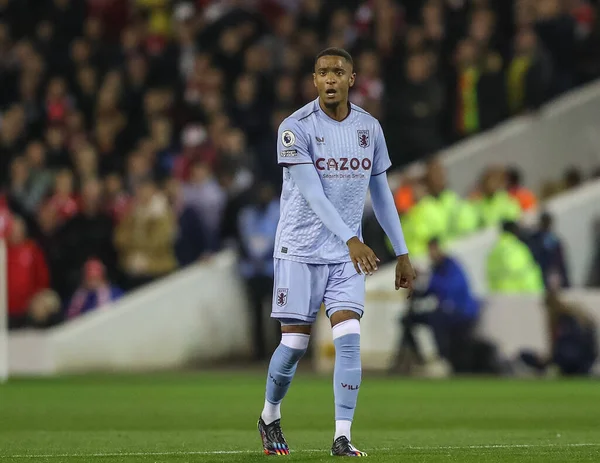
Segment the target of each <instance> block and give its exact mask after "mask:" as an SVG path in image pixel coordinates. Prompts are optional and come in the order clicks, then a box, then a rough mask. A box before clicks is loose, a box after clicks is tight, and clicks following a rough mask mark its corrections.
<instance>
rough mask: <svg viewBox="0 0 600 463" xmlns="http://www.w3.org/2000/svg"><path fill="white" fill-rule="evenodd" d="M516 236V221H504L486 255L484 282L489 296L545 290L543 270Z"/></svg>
mask: <svg viewBox="0 0 600 463" xmlns="http://www.w3.org/2000/svg"><path fill="white" fill-rule="evenodd" d="M518 234H519V227H518V225H517V224H516V223H515V222H504V223H503V225H502V233H501V234H500V237H499V238H498V241H496V244H495V245H494V247H493V248H492V251H491V252H490V253H489V254H488V258H487V283H488V289H489V291H490V292H491V293H504V294H521V293H529V294H541V293H542V292H543V291H544V280H543V278H542V271H541V269H540V267H539V265H538V264H537V262H536V261H535V259H534V257H533V254H532V253H531V251H530V249H529V247H528V246H527V245H526V244H525V243H524V242H523V241H521V239H520V238H519V236H518Z"/></svg>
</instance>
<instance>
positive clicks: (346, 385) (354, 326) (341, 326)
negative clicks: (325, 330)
mask: <svg viewBox="0 0 600 463" xmlns="http://www.w3.org/2000/svg"><path fill="white" fill-rule="evenodd" d="M333 315H337V314H333ZM339 316H343V314H340V315H339ZM333 322H337V320H335V319H334V318H333V317H332V323H333ZM332 334H333V343H334V345H335V367H334V373H333V381H334V396H335V436H334V445H333V447H332V455H337V456H364V455H362V453H363V452H360V451H359V450H357V449H356V448H354V447H353V446H352V444H351V443H350V439H351V426H352V420H353V418H354V411H355V409H356V403H357V400H358V390H359V388H360V384H361V379H362V368H361V361H360V322H359V321H358V319H356V318H349V319H346V320H344V321H341V322H338V323H336V324H335V325H334V326H333V330H332Z"/></svg>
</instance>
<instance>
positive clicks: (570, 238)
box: [314, 180, 600, 369]
mask: <svg viewBox="0 0 600 463" xmlns="http://www.w3.org/2000/svg"><path fill="white" fill-rule="evenodd" d="M545 209H547V210H548V211H550V212H551V213H552V214H553V215H554V219H555V228H556V231H557V232H558V234H559V235H560V236H561V237H562V239H563V243H564V246H565V254H566V259H567V265H568V267H569V269H570V273H571V282H572V285H573V286H574V287H583V286H584V285H585V283H586V280H587V274H588V272H589V270H590V268H591V266H592V259H593V258H594V255H595V248H594V246H595V242H594V224H595V222H596V221H597V220H598V218H599V216H600V180H598V181H595V182H592V183H588V184H584V185H582V186H581V187H579V188H577V189H575V190H572V191H569V192H567V193H564V194H562V195H560V196H558V197H556V198H555V199H553V200H551V201H548V202H547V203H546V204H545ZM537 218H538V213H536V212H530V213H528V214H527V215H526V216H525V217H524V218H523V223H524V224H526V225H533V224H534V223H535V222H536V221H537ZM497 238H498V230H497V229H493V228H490V229H487V230H483V231H481V232H479V233H477V234H475V235H472V236H469V237H466V238H463V239H461V240H457V241H455V242H454V243H451V244H450V245H449V249H448V252H449V254H450V255H452V256H454V257H456V258H457V259H458V260H459V261H460V262H461V263H462V264H463V266H464V268H465V271H466V272H467V274H468V276H469V280H470V283H471V286H472V288H473V289H474V291H475V292H476V293H477V294H478V295H480V297H483V298H486V299H487V296H486V295H487V281H486V260H487V255H488V253H489V252H490V250H491V249H492V246H493V245H494V243H495V241H496V239H497ZM414 264H415V266H416V267H417V268H418V269H420V270H421V271H422V272H423V273H426V272H427V271H428V262H427V260H426V259H419V260H416V261H415V262H414ZM394 274H395V265H394V264H388V265H385V266H383V267H381V268H380V269H379V270H378V271H377V273H376V274H375V275H373V276H370V277H368V278H367V301H366V311H367V313H368V316H365V317H364V318H363V321H362V328H361V342H362V343H363V359H364V362H365V364H366V365H368V366H369V367H371V368H375V369H378V368H387V367H388V365H389V361H390V355H392V354H393V353H394V352H395V351H396V349H397V345H398V342H399V341H400V339H399V336H400V331H399V330H400V327H399V317H400V316H401V314H402V312H403V311H404V310H405V300H404V293H403V292H400V293H399V292H396V291H390V289H393V284H394ZM581 294H583V295H584V297H586V298H587V297H588V296H587V294H588V293H585V292H584V293H581ZM590 294H592V293H590ZM507 297H508V296H507ZM514 297H515V298H517V299H515V300H516V301H520V299H518V298H519V296H514ZM497 300H498V299H497V296H494V298H492V299H491V301H492V305H491V307H492V308H491V309H490V306H488V308H487V309H486V311H490V313H491V314H492V315H486V317H485V318H484V321H483V323H482V330H483V331H482V332H483V333H485V334H495V335H497V339H498V342H499V344H500V347H501V350H503V351H507V352H509V353H511V352H512V351H511V349H510V347H507V346H511V345H514V342H513V341H512V339H513V338H512V337H511V336H512V335H513V334H515V336H517V334H518V333H521V334H523V336H522V338H519V339H523V340H525V339H526V338H527V333H529V332H530V330H531V333H532V334H531V336H532V339H536V336H537V335H536V334H535V333H536V331H535V330H536V329H537V327H536V325H535V323H537V321H536V320H534V318H535V317H534V315H531V314H532V313H534V312H529V314H530V316H531V317H534V318H532V319H531V320H530V321H528V320H521V319H519V318H518V317H516V318H514V319H510V318H506V319H503V318H502V317H496V316H495V315H494V310H496V309H494V307H495V306H499V305H501V304H500V303H498V304H494V302H493V301H497ZM528 300H529V299H527V298H526V299H525V302H527V301H528ZM534 300H535V298H534ZM596 302H600V301H596ZM529 304H530V305H531V303H530V302H529ZM596 306H598V310H599V311H600V305H599V304H596ZM598 315H599V320H598V321H599V323H600V312H598ZM489 317H491V319H493V320H501V321H502V323H501V324H498V325H496V326H495V327H494V325H493V324H492V323H490V324H489V326H488V324H487V322H486V321H485V320H487V319H488V318H489ZM538 321H539V320H538ZM534 322H535V323H534ZM517 325H518V329H517V328H516V327H517ZM515 330H516V331H515ZM537 333H538V334H539V330H538V331H537ZM417 336H418V337H419V338H420V340H421V342H422V344H424V346H425V348H426V349H427V350H428V351H431V350H432V349H433V340H432V337H431V333H430V331H429V330H428V329H427V328H422V329H418V334H417ZM538 337H539V336H538ZM314 342H316V343H317V349H316V351H317V352H318V357H317V366H318V368H319V369H328V368H330V367H331V362H332V357H331V355H332V352H333V344H332V342H331V335H330V333H329V326H328V321H327V320H326V319H325V317H324V315H323V314H321V316H320V318H319V321H318V325H317V328H316V336H315V338H314ZM505 343H508V344H506V345H505ZM538 347H539V343H538Z"/></svg>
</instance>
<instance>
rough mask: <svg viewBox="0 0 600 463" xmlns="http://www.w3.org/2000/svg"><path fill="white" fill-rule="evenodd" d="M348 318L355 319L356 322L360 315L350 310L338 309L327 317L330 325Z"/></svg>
mask: <svg viewBox="0 0 600 463" xmlns="http://www.w3.org/2000/svg"><path fill="white" fill-rule="evenodd" d="M348 320H356V321H357V322H358V321H359V320H360V315H359V314H358V313H356V312H354V311H352V310H338V311H337V312H334V313H332V314H331V316H330V317H329V321H330V322H331V326H332V327H334V326H336V325H338V324H340V323H343V322H346V321H348Z"/></svg>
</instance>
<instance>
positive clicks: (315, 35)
mask: <svg viewBox="0 0 600 463" xmlns="http://www.w3.org/2000/svg"><path fill="white" fill-rule="evenodd" d="M598 13H599V7H598V2H596V1H591V0H590V1H587V0H512V1H511V0H505V1H491V0H471V1H467V0H427V1H425V0H195V1H192V0H189V1H168V0H87V1H83V0H81V1H75V0H45V1H34V0H0V185H1V191H0V193H1V194H0V236H5V237H6V238H7V242H8V246H9V248H8V265H9V272H8V276H9V278H8V280H9V313H10V320H11V326H12V327H19V326H27V325H31V324H33V325H36V326H45V325H51V324H54V323H58V322H60V321H61V320H64V319H65V318H70V317H74V316H77V315H79V314H81V313H83V312H85V311H87V310H93V309H94V308H95V307H98V306H101V305H103V304H104V303H105V302H108V301H111V300H114V299H116V298H118V297H120V296H121V295H122V294H123V293H125V292H127V291H130V290H132V289H135V288H137V287H139V286H141V285H143V284H146V283H148V282H151V281H153V280H155V279H157V278H160V277H162V276H165V275H168V274H170V273H171V272H173V271H175V270H176V269H178V268H181V267H184V266H186V265H189V264H192V263H194V262H198V261H203V260H206V259H210V258H211V256H212V255H213V254H214V253H215V252H216V251H218V250H220V249H222V248H223V247H226V246H229V245H236V246H237V247H238V249H239V250H240V260H241V263H240V269H241V272H242V274H243V276H244V278H245V279H246V281H248V282H249V290H250V295H251V300H252V301H253V304H254V306H255V307H260V303H261V300H262V299H264V297H265V294H270V292H271V286H270V278H271V276H272V274H271V272H272V260H271V256H272V243H273V236H274V230H275V227H276V224H277V220H278V213H279V209H278V202H277V197H278V192H279V188H280V186H281V181H282V175H281V172H280V169H279V168H278V167H277V165H276V162H275V146H276V134H277V128H278V125H279V124H280V122H281V121H282V120H283V119H284V118H285V117H287V116H288V115H289V114H291V113H292V112H293V111H295V110H296V109H298V108H299V107H300V106H302V105H303V104H305V103H307V102H308V101H310V100H312V99H314V98H315V97H316V96H317V95H316V90H315V88H314V86H313V81H312V69H313V61H314V56H315V55H316V54H317V53H318V52H319V51H320V50H321V49H322V48H325V47H328V46H337V47H343V48H346V49H348V50H349V51H350V52H351V53H352V54H353V56H354V57H355V62H356V71H357V73H358V78H357V82H356V85H355V86H354V88H353V89H352V91H351V94H350V99H351V101H353V102H354V103H356V104H358V105H360V106H362V107H363V108H365V109H366V110H367V111H369V112H370V113H372V114H373V115H374V116H375V117H377V118H379V119H380V120H381V122H382V125H383V127H384V130H385V133H386V138H387V143H388V147H389V151H390V155H391V158H392V162H393V170H395V171H402V169H403V168H404V167H405V166H406V165H408V164H410V163H412V162H413V161H417V160H426V159H429V158H430V157H431V156H434V155H435V154H436V153H438V152H439V151H440V150H441V149H443V148H444V147H446V146H448V145H450V144H452V143H455V142H457V141H459V140H461V139H464V138H466V137H469V136H471V135H474V134H477V133H480V132H482V131H485V130H487V129H490V128H492V127H494V126H495V125H496V124H498V123H500V122H502V121H503V120H505V119H507V118H509V117H512V116H516V115H519V114H524V113H531V112H534V111H535V110H536V109H537V108H539V107H540V105H542V104H544V103H545V102H547V101H549V100H550V99H552V98H555V97H557V96H559V95H561V94H562V93H564V92H566V91H568V90H570V89H573V88H575V87H577V86H580V85H583V84H585V83H586V82H589V81H591V80H593V79H595V78H597V77H599V76H600V21H598V18H597V16H598ZM586 177H589V175H587V174H586V175H583V174H582V173H580V172H578V171H577V169H576V168H574V169H572V170H571V171H569V172H566V173H565V178H564V181H562V182H560V183H552V184H549V186H548V188H547V189H545V190H547V191H541V192H530V191H528V190H526V189H525V188H524V187H523V186H522V179H521V178H520V173H519V171H518V169H516V168H513V167H511V166H499V167H491V168H490V170H489V171H487V172H484V173H482V179H481V182H480V185H479V188H478V189H477V190H476V191H474V192H473V193H472V195H471V196H470V197H468V198H460V197H459V196H458V195H456V194H455V193H453V192H452V190H451V187H452V185H446V184H445V180H444V172H443V169H442V168H441V165H440V164H439V163H437V162H436V161H435V160H432V161H430V162H429V164H428V168H427V174H426V176H425V177H424V178H412V177H406V178H405V179H404V180H405V181H404V182H403V184H402V186H401V187H400V188H399V189H398V190H397V191H395V192H394V193H395V197H396V204H397V207H398V211H399V213H400V214H402V215H403V224H404V227H405V233H406V236H407V240H408V241H409V247H410V249H411V251H412V252H413V253H414V255H416V256H419V255H424V254H426V251H427V246H428V243H429V242H430V241H431V239H433V238H436V239H440V240H441V241H448V240H451V239H454V238H456V237H460V236H465V235H467V234H469V233H472V232H474V231H476V230H480V229H481V228H483V227H486V226H490V225H496V226H500V224H504V229H505V234H503V236H504V237H505V239H504V245H506V246H510V245H513V248H516V247H518V243H516V242H510V243H509V241H511V240H510V237H511V236H516V235H515V234H514V233H513V231H514V230H513V229H512V228H511V227H510V223H512V222H514V221H516V220H518V218H519V217H520V215H521V213H522V212H523V211H526V210H529V209H531V208H534V207H536V205H537V203H538V202H540V201H543V200H544V199H546V198H547V197H549V196H550V195H552V194H555V193H557V192H560V191H562V190H564V189H568V188H572V187H575V186H577V185H578V184H580V183H581V182H583V181H584V180H586ZM550 180H555V179H550ZM550 219H551V218H549V217H546V218H545V219H544V220H543V223H542V224H541V226H540V229H539V230H537V231H536V233H537V235H535V234H534V236H533V237H532V241H531V243H533V244H531V243H530V244H531V246H530V249H531V255H532V256H533V259H534V260H535V262H537V264H535V265H539V264H541V268H542V271H541V275H542V278H544V275H545V274H546V273H547V272H546V270H545V269H547V268H552V269H555V268H559V267H560V265H559V264H556V262H555V260H556V259H558V260H560V256H559V254H560V252H559V251H557V250H556V248H555V247H553V248H552V252H554V253H556V256H554V257H552V256H550V257H549V256H548V255H546V254H544V252H543V251H544V249H546V248H545V247H544V246H546V244H547V243H549V242H551V240H548V239H545V240H544V238H547V236H546V235H544V233H550V229H547V228H544V227H547V226H548V224H549V223H550V222H551V220H550ZM544 224H546V225H544ZM368 228H369V227H368V226H367V227H366V230H367V233H366V235H368ZM511 230H512V231H511ZM535 236H537V238H535ZM376 239H378V240H379V241H380V243H381V246H380V249H381V252H382V253H385V250H386V246H385V242H384V240H383V238H382V237H379V238H376ZM536 239H537V241H536ZM536 243H537V244H536ZM539 243H542V244H539ZM536 246H537V247H536ZM373 247H374V248H377V244H374V245H373ZM536 250H537V251H536ZM536 253H537V254H536ZM557 256H558V257H557ZM381 257H382V259H385V257H386V256H385V255H382V256H381ZM387 257H388V258H389V257H390V256H389V255H388V256H387ZM599 258H600V255H599ZM544 259H547V260H548V262H550V263H548V262H546V261H544ZM543 262H546V264H544V263H543ZM501 264H502V263H498V262H496V263H493V264H490V268H492V267H493V269H491V270H490V274H496V275H497V274H500V275H501V274H502V271H501V269H502V267H501ZM527 265H530V263H529V261H528V263H527ZM531 265H534V264H531ZM558 271H559V273H563V274H564V284H565V285H567V284H568V276H567V273H566V270H565V269H564V268H563V269H562V270H560V269H559V270H558ZM534 279H535V277H534ZM496 283H497V282H496ZM497 284H499V285H500V286H502V284H503V283H502V284H500V283H497ZM535 284H537V283H535ZM257 304H258V305H257ZM257 310H259V309H258V308H257Z"/></svg>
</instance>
